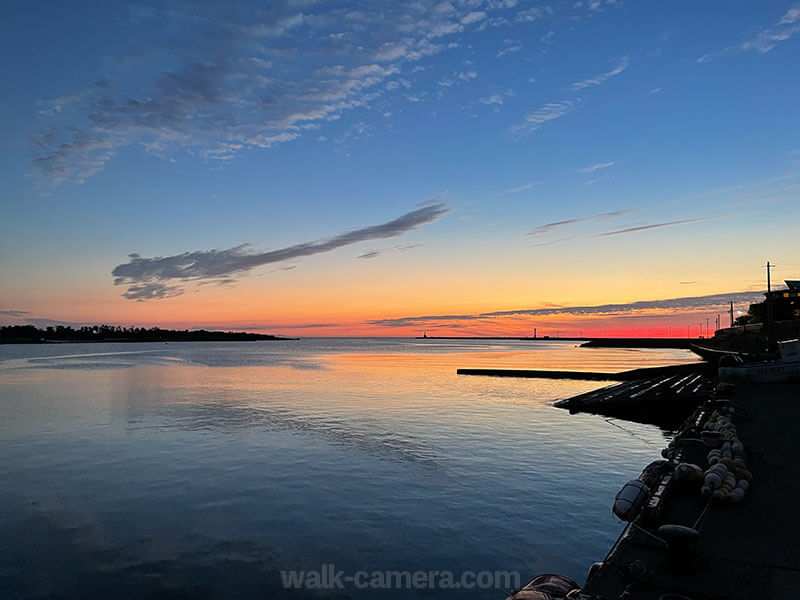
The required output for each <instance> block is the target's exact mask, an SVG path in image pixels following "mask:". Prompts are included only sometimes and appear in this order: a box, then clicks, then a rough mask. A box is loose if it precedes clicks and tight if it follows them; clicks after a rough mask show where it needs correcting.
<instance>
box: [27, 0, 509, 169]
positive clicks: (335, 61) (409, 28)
mask: <svg viewBox="0 0 800 600" xmlns="http://www.w3.org/2000/svg"><path fill="white" fill-rule="evenodd" d="M297 4H298V3H293V2H285V3H284V2H282V3H272V4H271V5H270V7H269V10H258V11H247V10H240V11H238V13H237V12H235V11H230V10H228V9H227V8H226V7H225V6H216V7H215V6H213V5H210V4H205V5H185V4H184V5H173V6H174V8H172V9H161V8H154V7H146V6H138V5H133V6H129V7H127V8H126V9H125V11H126V12H125V13H124V14H123V15H121V16H120V19H119V21H120V25H121V26H122V27H125V28H127V31H125V32H124V33H123V35H125V34H127V37H126V38H125V39H129V38H130V39H134V40H137V41H136V42H134V43H133V44H132V45H131V46H129V47H127V48H126V50H125V52H123V53H119V54H118V55H109V56H107V57H105V59H104V63H105V67H106V68H104V70H103V72H104V76H103V78H102V79H100V80H99V81H95V82H94V83H90V82H89V81H87V82H86V83H85V84H84V85H83V86H82V87H80V88H79V89H77V90H73V91H71V92H70V93H68V94H66V95H63V96H61V97H59V98H56V99H54V100H52V99H51V100H43V101H41V102H40V103H39V106H38V108H39V110H38V116H39V118H40V119H41V123H40V125H39V127H38V128H37V130H36V131H34V132H32V133H31V135H30V136H29V138H30V142H31V146H32V153H33V155H34V159H33V163H34V165H35V166H36V167H37V168H38V171H39V172H40V173H41V174H43V176H44V177H45V181H47V182H48V183H50V184H52V185H57V184H61V183H64V182H74V183H81V182H84V181H85V180H86V179H88V178H89V177H91V176H93V175H95V174H96V173H98V172H99V171H101V170H102V169H104V168H105V166H106V165H107V163H108V162H109V161H110V160H112V159H113V158H114V157H115V156H116V155H117V154H118V153H119V151H120V150H121V149H123V148H126V147H131V146H138V147H141V148H143V149H144V150H145V151H146V152H147V153H149V154H151V155H153V156H156V157H158V158H162V159H165V160H175V157H176V156H178V155H180V154H181V153H184V154H188V155H192V156H197V157H200V158H202V159H204V160H208V161H230V160H233V159H235V158H236V157H237V156H239V155H240V154H242V153H244V152H247V151H250V150H257V149H268V148H272V147H274V146H277V145H280V144H286V143H290V142H293V141H295V140H298V139H299V138H302V137H304V135H306V134H307V133H308V132H309V131H313V130H316V129H321V128H323V127H324V126H325V125H326V124H327V123H328V122H329V121H333V120H336V119H338V118H340V117H341V116H342V115H344V114H345V113H347V112H351V111H357V110H369V109H372V108H374V107H375V106H376V105H377V104H379V103H382V104H385V103H386V101H387V99H386V98H385V97H386V96H387V95H389V96H391V97H392V98H393V99H394V100H396V101H399V100H400V99H401V98H403V97H404V96H412V97H414V98H422V94H423V92H422V91H421V90H419V89H416V90H411V91H408V88H409V87H418V86H419V85H421V84H419V83H418V82H416V81H413V73H414V69H413V68H412V67H413V66H419V65H420V63H424V61H425V60H426V59H429V58H430V57H433V56H434V55H436V54H439V53H441V52H446V51H450V50H451V49H453V48H456V47H459V43H458V41H457V39H458V36H460V35H466V34H470V35H477V34H478V32H480V31H483V28H481V27H480V26H481V25H482V24H484V23H487V22H489V21H492V20H493V19H495V18H500V14H501V13H505V14H507V12H508V11H510V10H513V9H514V6H515V5H516V2H513V3H512V2H491V3H489V4H487V5H486V6H485V7H483V8H482V9H481V10H480V11H478V10H473V9H471V8H469V6H467V5H469V4H470V3H452V4H451V3H447V2H445V3H439V4H431V5H425V4H423V3H389V4H387V5H385V6H384V7H383V8H382V9H381V11H382V13H381V28H380V30H379V31H378V30H376V28H375V27H372V26H371V25H372V24H373V23H374V21H375V18H376V15H375V11H373V10H372V9H370V10H364V9H362V8H360V7H359V6H358V5H355V6H352V7H346V6H322V5H318V6H316V7H315V10H314V11H313V13H312V12H311V11H309V10H308V8H306V9H305V11H304V10H302V9H301V8H298V6H297ZM512 42H513V40H512ZM516 45H517V44H515V43H511V44H506V45H505V46H504V49H505V50H506V51H513V50H514V49H515V48H516ZM176 48H180V49H181V51H180V52H179V53H176V52H175V49H176ZM176 58H177V61H176ZM426 66H428V65H426ZM403 73H405V74H407V75H409V76H412V79H410V80H404V82H403V85H402V86H394V85H388V86H387V85H386V84H389V83H391V82H393V81H395V80H397V81H399V78H400V77H401V74H403ZM461 75H462V74H460V75H459V77H461V79H463V77H467V78H471V77H473V75H472V74H471V73H469V72H468V73H466V74H463V77H462V76H461ZM399 87H402V90H401V89H399ZM319 137H321V136H319V135H318V134H315V138H319Z"/></svg>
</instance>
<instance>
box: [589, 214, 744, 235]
mask: <svg viewBox="0 0 800 600" xmlns="http://www.w3.org/2000/svg"><path fill="white" fill-rule="evenodd" d="M733 216H735V215H715V216H713V217H696V218H694V219H681V220H679V221H665V222H663V223H649V224H647V225H638V226H636V227H626V228H624V229H615V230H612V231H604V232H603V233H598V234H597V236H599V237H603V236H608V235H621V234H623V233H635V232H637V231H645V230H647V229H658V228H660V227H672V226H673V225H684V224H686V223H700V222H702V221H714V220H716V219H725V218H728V217H733Z"/></svg>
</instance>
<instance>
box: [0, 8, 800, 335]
mask: <svg viewBox="0 0 800 600" xmlns="http://www.w3.org/2000/svg"><path fill="white" fill-rule="evenodd" d="M1 33H2V35H0V44H1V45H2V49H3V55H4V56H6V57H8V59H7V60H6V61H4V64H3V67H2V69H3V71H4V74H3V75H4V77H3V79H4V81H5V82H6V85H5V86H4V87H5V88H6V90H7V91H6V93H5V94H4V98H3V101H2V104H0V119H2V123H3V131H4V136H3V141H2V146H0V153H1V154H0V168H2V174H3V178H4V181H5V185H4V191H3V194H2V199H1V201H2V212H3V215H4V222H5V227H4V230H5V232H4V236H3V239H2V241H0V251H2V255H3V257H2V263H1V264H0V267H1V268H2V273H3V279H4V280H5V282H6V285H5V286H4V287H5V288H6V291H5V293H4V294H3V295H4V296H5V298H0V305H1V306H0V308H3V309H5V310H18V311H25V312H28V313H29V314H31V315H36V316H38V317H41V318H56V319H62V320H74V321H75V320H80V319H82V318H88V317H87V313H88V311H89V308H91V310H94V311H99V313H100V314H99V316H98V317H97V318H105V319H111V318H115V319H120V318H123V317H124V316H125V315H128V314H130V315H132V316H131V318H132V319H134V318H140V319H153V318H157V319H158V320H160V321H164V322H167V321H170V319H171V320H172V321H175V320H176V319H175V318H174V315H175V314H176V313H179V312H184V311H187V310H188V311H189V312H190V313H191V314H195V313H194V312H192V310H194V309H196V308H197V306H199V305H200V304H203V302H207V301H208V298H210V297H212V296H213V297H215V298H216V296H214V294H215V293H217V292H207V291H206V290H208V289H211V288H212V287H213V288H223V289H224V290H227V291H228V292H229V293H228V296H230V295H231V293H233V294H234V295H235V293H242V294H244V293H245V290H247V291H248V293H251V294H254V295H257V294H258V293H259V291H258V290H259V288H258V285H263V286H265V289H269V293H272V292H273V291H274V290H275V289H276V288H281V290H284V291H285V295H282V296H281V298H280V300H281V301H282V302H284V303H287V302H288V303H289V304H291V302H292V301H291V298H293V297H296V296H297V295H300V294H307V293H308V290H309V289H312V287H313V286H314V285H315V284H316V285H317V288H316V289H317V293H318V294H319V295H320V297H321V299H320V301H319V303H318V304H317V305H316V312H318V313H325V312H326V311H328V312H330V306H332V305H336V304H338V303H342V302H352V298H351V295H350V294H349V293H345V292H342V291H341V289H340V288H341V287H342V286H343V285H344V282H346V281H347V280H352V286H353V289H356V290H360V292H361V297H363V298H364V303H363V306H360V311H361V312H360V313H359V314H362V315H363V319H364V321H366V320H369V319H371V320H376V319H381V318H387V317H392V316H402V315H401V313H402V311H403V306H404V305H403V304H402V303H401V302H399V301H398V303H397V305H393V306H392V307H391V309H389V308H387V304H386V298H387V297H391V293H392V291H393V290H394V292H395V293H394V297H397V298H400V299H404V301H405V303H406V304H405V306H406V307H407V310H410V311H412V313H413V312H414V311H418V312H420V314H424V313H426V312H430V311H434V312H435V310H439V309H444V308H445V307H446V306H447V305H448V302H449V303H450V305H452V306H453V308H454V309H455V308H464V307H466V308H468V309H470V310H473V311H484V312H486V311H491V310H505V309H508V308H509V304H512V303H516V304H515V306H516V305H520V303H522V304H523V305H524V307H526V308H537V307H540V306H543V305H544V304H546V303H548V302H555V303H558V304H559V305H568V304H570V303H576V304H582V305H585V304H586V303H587V302H588V303H592V302H595V303H596V304H598V305H600V304H606V303H613V302H619V301H635V300H655V299H659V298H672V297H677V296H679V295H681V294H680V293H679V292H681V290H683V289H684V288H682V287H681V286H686V285H689V284H685V283H681V282H684V281H695V282H697V283H696V284H691V285H692V286H694V288H693V289H691V290H686V292H688V293H687V294H686V295H687V296H693V295H701V294H715V293H720V292H726V291H741V290H749V289H757V287H758V285H759V283H760V279H761V270H760V264H761V263H762V262H763V260H765V259H767V258H772V259H773V260H774V261H775V262H777V263H778V264H779V266H781V265H782V267H781V268H782V269H783V270H782V271H781V273H780V274H778V277H779V278H780V276H786V277H790V276H794V275H795V272H796V271H797V270H798V267H797V266H796V265H795V264H794V263H793V262H792V260H793V259H794V257H795V256H796V255H797V251H798V244H797V242H795V241H794V238H795V237H796V236H795V232H796V225H797V223H798V219H797V217H798V203H797V200H798V192H800V186H798V185H797V183H798V180H800V139H798V131H800V114H799V113H798V110H797V106H799V105H800V102H799V100H800V99H799V98H798V96H799V95H800V94H799V92H800V78H798V77H797V64H798V58H800V35H798V34H800V5H798V4H797V3H793V2H702V3H697V2H671V3H663V2H620V1H617V2H609V1H603V2H599V1H593V2H550V3H535V2H524V1H517V0H503V1H495V0H492V1H488V2H487V1H479V0H468V1H465V2H456V1H452V2H447V1H445V2H431V3H427V2H407V3H398V2H333V3H332V2H317V1H314V0H295V1H288V2H279V3H224V4H222V3H216V4H215V3H205V4H203V5H202V6H201V7H197V6H189V5H185V4H182V3H177V2H168V3H147V4H138V5H134V4H124V3H107V2H82V3H77V4H65V3H55V2H26V3H16V4H14V5H12V6H10V7H8V8H7V15H6V17H5V19H4V23H3V24H2V32H1ZM420 207H428V208H429V209H430V210H428V212H425V213H424V215H423V218H421V219H420V220H419V222H417V221H415V220H414V218H413V216H412V217H410V221H408V220H403V219H404V216H408V215H410V214H412V213H414V211H418V210H420ZM431 207H433V208H431ZM437 207H438V208H437ZM776 215H780V217H781V218H780V219H776ZM392 223H395V225H396V226H397V227H396V228H395V227H394V226H392V225H391V224H392ZM409 223H411V224H409ZM379 226H380V227H383V226H386V227H385V228H383V229H380V228H379V229H376V230H371V229H369V228H370V227H379ZM357 231H361V232H362V233H361V234H359V235H360V236H361V237H359V236H355V237H347V238H341V239H346V240H347V242H346V243H345V244H343V245H341V246H336V245H335V244H334V246H335V247H330V248H329V247H328V246H327V245H325V244H321V245H319V242H320V241H322V240H329V239H331V238H335V239H339V238H337V236H342V235H343V234H345V233H347V232H357ZM376 232H377V233H376ZM309 243H311V244H312V245H313V244H318V246H315V247H316V248H317V250H318V251H317V250H315V251H314V252H311V253H310V254H309V253H305V254H304V252H305V250H304V251H303V252H301V253H300V254H297V255H295V254H292V253H291V252H290V253H289V254H288V255H286V256H288V257H289V258H286V259H285V260H281V261H277V262H274V263H273V262H268V263H260V262H258V260H259V259H255V258H253V257H254V256H262V255H265V254H264V253H265V252H268V251H271V250H276V249H287V248H289V249H291V248H296V247H297V246H302V245H303V244H309ZM722 248H725V250H724V251H723V250H722ZM211 250H219V251H225V253H223V254H207V253H208V252H210V251H211ZM132 253H135V254H137V255H139V258H140V259H143V260H144V259H146V260H150V259H153V258H156V257H178V256H182V255H184V254H185V253H201V254H191V256H192V257H195V258H196V257H200V259H199V260H201V261H204V262H202V264H203V265H205V266H204V269H205V270H202V269H201V270H200V271H198V270H197V269H194V270H190V271H189V272H183V271H182V272H180V273H178V272H176V271H164V270H158V269H155V268H154V267H153V265H152V264H151V263H149V262H148V263H146V264H144V263H142V264H140V265H139V266H138V267H136V268H134V267H127V269H128V271H127V272H129V273H132V272H134V271H135V274H134V276H132V277H129V278H127V279H125V280H123V281H119V280H117V279H115V277H114V276H112V274H111V273H112V271H113V270H114V269H115V268H116V267H118V266H121V265H125V264H127V263H129V262H132V261H134V260H135V258H134V259H129V257H128V255H129V254H132ZM270 256H272V255H270ZM280 256H284V255H280ZM699 256H700V257H702V258H701V259H700V260H698V257H699ZM195 258H192V260H195ZM295 258H296V260H295ZM265 260H266V259H265ZM269 260H272V259H269ZM797 262H800V261H797ZM367 263H369V264H367ZM464 263H468V264H469V265H470V267H471V268H470V269H465V268H464V267H463V265H464ZM193 264H194V263H193ZM553 265H556V266H555V267H554V266H553ZM139 267H141V268H139ZM276 269H277V271H278V273H277V274H274V273H275V272H276V271H275V270H276ZM521 270H524V272H525V273H527V274H529V275H530V277H531V278H532V279H533V280H535V281H536V282H537V284H536V285H533V284H532V283H530V282H528V283H526V284H525V285H523V286H522V287H521V288H520V285H519V283H516V284H514V285H512V284H511V283H508V284H506V283H503V282H505V281H510V280H512V279H513V278H517V277H518V276H519V273H520V272H521ZM123 271H124V269H123ZM682 273H683V275H682ZM595 275H596V276H597V277H604V278H606V279H608V281H609V282H611V283H609V284H608V285H607V286H603V285H597V284H595V285H593V288H592V289H593V293H592V294H588V293H586V290H578V289H566V288H565V285H566V283H565V282H568V281H575V280H578V279H580V278H586V277H590V276H595ZM659 275H660V276H659ZM258 276H261V279H259V280H258V285H256V279H255V278H256V277H258ZM626 276H627V277H628V281H629V283H628V287H627V288H626V286H625V284H624V283H623V282H624V278H625V277H626ZM501 277H506V279H505V280H503V282H501V281H500V279H499V278H501ZM650 277H652V281H651V280H650V279H649V278H650ZM376 278H377V279H376ZM429 279H432V280H441V281H447V282H448V284H449V286H450V287H449V288H448V289H449V290H450V293H451V296H450V297H449V300H448V296H447V293H446V290H441V291H439V292H437V293H436V294H434V295H433V296H432V297H430V298H407V297H406V295H405V290H407V289H408V287H409V286H410V285H413V282H415V281H427V280H429ZM475 279H478V280H481V279H483V280H484V282H485V283H484V285H485V286H486V285H488V286H491V287H492V288H493V289H497V290H500V291H502V290H503V289H505V286H506V285H507V286H508V288H509V289H512V290H513V289H515V286H516V289H523V291H524V293H520V294H519V296H518V297H509V296H508V294H507V295H506V297H507V298H508V300H507V301H502V299H501V298H500V297H499V296H493V295H491V294H490V295H488V296H484V295H481V293H480V290H481V286H480V285H477V284H476V283H475V281H474V280H475ZM376 281H379V287H380V289H381V290H382V291H381V292H380V293H378V292H376V291H375V289H374V288H372V287H370V282H376ZM643 281H646V282H647V285H646V286H643V285H642V282H643ZM459 282H463V284H459ZM209 283H210V284H213V285H206V284H209ZM459 285H462V287H463V289H464V292H463V294H455V293H454V292H453V290H454V289H455V288H457V287H458V286H459ZM131 286H133V288H131ZM132 290H133V291H132ZM189 290H191V291H193V292H195V293H193V294H188V293H187V292H188V291H189ZM264 293H265V294H266V293H267V291H264ZM137 294H138V295H137ZM498 294H499V292H498ZM201 297H203V298H204V299H203V300H201V299H200V298H201ZM87 298H91V299H92V302H89V301H87ZM136 300H140V301H142V302H138V303H137V302H135V301H136ZM215 301H216V300H215ZM220 301H221V300H220ZM190 302H191V303H192V304H191V306H190V305H189V304H188V303H190ZM277 302H278V299H276V303H277ZM136 304H149V305H151V306H150V308H148V309H147V310H145V309H143V308H141V307H134V305H136ZM155 305H157V307H155ZM204 306H205V305H204ZM271 306H274V307H275V308H274V310H276V311H278V312H280V311H283V312H281V314H282V315H284V317H285V319H286V320H287V322H288V321H292V320H293V318H292V317H291V311H290V310H288V309H286V308H285V307H284V306H283V305H281V308H280V310H278V308H277V304H275V305H271ZM520 307H522V305H520ZM198 310H199V309H198ZM136 311H139V312H138V313H137V312H136ZM231 311H232V308H231V307H230V306H227V305H226V306H221V307H220V308H219V312H220V314H222V313H225V314H226V315H229V314H230V313H231ZM387 311H389V312H392V314H388V313H387ZM333 312H336V311H333ZM312 313H314V306H307V307H306V308H305V309H304V311H303V312H302V315H301V314H299V313H298V314H297V315H296V317H297V318H296V319H294V320H295V321H296V320H297V319H301V320H302V319H307V318H309V317H308V315H310V314H312ZM197 314H198V315H199V316H198V317H197V318H206V319H209V320H213V318H214V314H213V307H212V306H206V308H204V309H203V311H200V312H199V313H197ZM170 315H172V316H170ZM200 315H202V316H200ZM323 316H324V315H321V318H322V317H323ZM340 316H341V315H340ZM406 316H407V315H406ZM247 318H248V320H250V321H252V320H258V319H263V320H269V319H268V316H267V315H259V314H257V310H256V309H255V308H253V309H252V310H251V311H250V313H249V314H248V315H247ZM352 318H355V317H352ZM217 321H219V320H218V319H217Z"/></svg>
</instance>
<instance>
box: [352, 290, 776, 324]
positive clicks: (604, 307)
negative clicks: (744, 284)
mask: <svg viewBox="0 0 800 600" xmlns="http://www.w3.org/2000/svg"><path fill="white" fill-rule="evenodd" d="M763 298H764V296H763V294H762V293H761V292H755V291H750V292H732V293H729V294H710V295H707V296H687V297H680V298H669V299H665V300H641V301H638V302H629V303H620V304H599V305H594V306H556V307H553V306H549V307H544V308H533V309H528V308H523V309H517V310H500V311H494V312H484V313H476V314H443V315H421V316H415V317H400V318H396V319H376V320H372V321H367V323H368V324H370V325H380V326H384V327H427V326H430V325H431V323H439V324H444V323H451V322H454V323H457V322H458V321H482V320H488V319H497V318H500V317H516V316H529V317H543V316H551V315H570V316H574V317H593V316H621V315H632V314H635V313H639V312H647V311H658V312H669V311H684V310H709V311H710V310H716V309H718V308H720V307H722V306H728V305H729V303H730V302H734V303H736V304H750V303H753V302H760V301H761V300H763Z"/></svg>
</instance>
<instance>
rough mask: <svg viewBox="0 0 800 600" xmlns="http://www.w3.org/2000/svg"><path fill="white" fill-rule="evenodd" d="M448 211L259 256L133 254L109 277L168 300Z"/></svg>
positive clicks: (415, 214) (429, 210) (138, 296)
mask: <svg viewBox="0 0 800 600" xmlns="http://www.w3.org/2000/svg"><path fill="white" fill-rule="evenodd" d="M448 212H449V209H448V208H447V206H446V205H444V204H443V203H440V202H436V203H431V204H427V205H426V206H423V207H422V208H418V209H416V210H413V211H411V212H408V213H406V214H404V215H402V216H400V217H398V218H396V219H393V220H391V221H388V222H386V223H382V224H380V225H373V226H370V227H362V228H360V229H354V230H352V231H348V232H346V233H342V234H339V235H335V236H333V237H330V238H325V239H321V240H314V241H310V242H303V243H301V244H295V245H293V246H287V247H285V248H280V249H278V250H270V251H267V252H255V251H253V250H252V249H251V246H250V245H249V244H242V245H239V246H236V247H234V248H229V249H227V250H196V251H194V252H185V253H183V254H177V255H174V256H164V257H154V258H145V257H142V256H140V255H139V254H131V255H129V258H130V260H129V261H128V262H127V263H124V264H121V265H118V266H117V267H115V268H114V270H113V271H112V272H111V274H112V275H113V276H114V285H125V286H127V287H128V289H127V291H126V292H125V293H124V294H123V296H124V297H125V298H128V299H130V300H139V301H142V300H152V299H159V298H169V297H173V296H178V295H180V294H182V293H183V292H184V291H185V290H184V288H183V287H182V286H183V285H184V284H185V283H186V282H189V281H194V282H202V281H217V280H221V279H229V278H230V277H231V276H236V275H241V274H243V273H245V272H247V271H250V270H252V269H254V268H256V267H260V266H262V265H267V264H271V263H277V262H283V261H287V260H292V259H295V258H301V257H305V256H312V255H315V254H322V253H325V252H330V251H332V250H336V249H337V248H342V247H344V246H350V245H352V244H357V243H359V242H364V241H368V240H378V239H387V238H393V237H398V236H400V235H403V234H405V233H408V232H409V231H413V230H415V229H417V228H419V227H421V226H422V225H425V224H428V223H432V222H433V221H436V220H437V219H439V218H441V217H442V216H444V215H445V214H447V213H448ZM367 254H369V253H367Z"/></svg>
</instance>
